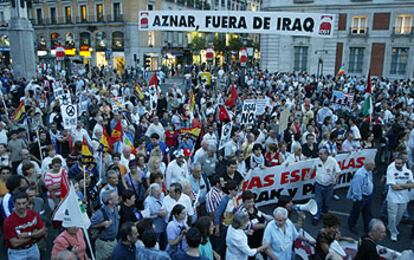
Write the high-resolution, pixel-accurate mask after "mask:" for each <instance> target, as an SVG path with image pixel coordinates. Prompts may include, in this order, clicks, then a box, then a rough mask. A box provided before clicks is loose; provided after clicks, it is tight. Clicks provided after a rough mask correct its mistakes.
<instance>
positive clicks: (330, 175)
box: [312, 156, 341, 186]
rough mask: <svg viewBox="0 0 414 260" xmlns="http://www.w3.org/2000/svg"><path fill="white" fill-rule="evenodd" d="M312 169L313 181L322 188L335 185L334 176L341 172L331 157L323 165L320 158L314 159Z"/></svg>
mask: <svg viewBox="0 0 414 260" xmlns="http://www.w3.org/2000/svg"><path fill="white" fill-rule="evenodd" d="M312 168H313V169H316V177H315V181H316V182H317V183H319V184H321V185H324V186H328V185H332V184H335V183H336V175H338V174H339V173H340V172H341V168H339V164H338V162H337V161H336V159H335V158H333V157H332V156H329V157H328V158H327V159H326V161H325V163H323V162H322V160H321V159H320V158H318V159H316V160H315V162H314V164H313V167H312Z"/></svg>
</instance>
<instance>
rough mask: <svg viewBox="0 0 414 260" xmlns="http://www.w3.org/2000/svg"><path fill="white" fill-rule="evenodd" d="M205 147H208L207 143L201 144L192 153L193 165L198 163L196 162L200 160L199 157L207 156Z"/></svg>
mask: <svg viewBox="0 0 414 260" xmlns="http://www.w3.org/2000/svg"><path fill="white" fill-rule="evenodd" d="M207 147H208V143H207V142H201V147H200V148H199V149H198V150H197V151H196V152H195V153H194V157H193V164H195V163H196V162H198V160H200V158H201V157H203V156H204V155H205V154H207Z"/></svg>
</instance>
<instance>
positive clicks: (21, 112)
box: [13, 101, 26, 122]
mask: <svg viewBox="0 0 414 260" xmlns="http://www.w3.org/2000/svg"><path fill="white" fill-rule="evenodd" d="M25 115H26V108H25V107H24V101H20V103H19V106H18V107H17V108H16V111H14V114H13V121H15V122H18V121H20V120H22V119H23V118H24V117H25Z"/></svg>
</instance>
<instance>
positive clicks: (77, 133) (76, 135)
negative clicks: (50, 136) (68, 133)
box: [72, 120, 92, 145]
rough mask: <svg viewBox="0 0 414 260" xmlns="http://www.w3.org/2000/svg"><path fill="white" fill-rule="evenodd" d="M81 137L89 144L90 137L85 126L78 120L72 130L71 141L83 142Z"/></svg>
mask: <svg viewBox="0 0 414 260" xmlns="http://www.w3.org/2000/svg"><path fill="white" fill-rule="evenodd" d="M83 138H85V139H86V142H87V143H88V144H89V145H90V144H91V141H92V140H91V137H90V136H89V134H88V131H86V129H85V128H83V123H82V121H81V120H78V122H77V124H76V128H75V129H73V130H72V143H76V142H83Z"/></svg>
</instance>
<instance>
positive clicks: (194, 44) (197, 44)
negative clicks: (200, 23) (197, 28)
mask: <svg viewBox="0 0 414 260" xmlns="http://www.w3.org/2000/svg"><path fill="white" fill-rule="evenodd" d="M206 45H207V41H206V39H205V38H204V37H200V36H198V35H197V36H195V37H194V38H193V40H192V41H191V49H192V50H193V52H197V53H200V51H201V50H203V49H205V48H206Z"/></svg>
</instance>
